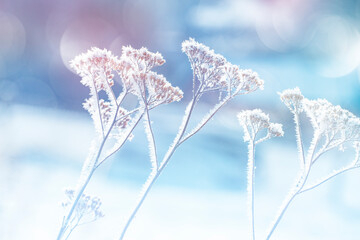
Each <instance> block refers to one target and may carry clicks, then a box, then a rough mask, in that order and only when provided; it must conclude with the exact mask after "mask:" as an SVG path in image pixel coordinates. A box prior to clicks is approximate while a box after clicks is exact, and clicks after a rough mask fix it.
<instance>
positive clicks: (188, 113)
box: [119, 97, 197, 240]
mask: <svg viewBox="0 0 360 240" xmlns="http://www.w3.org/2000/svg"><path fill="white" fill-rule="evenodd" d="M196 100H197V99H196V97H195V98H193V99H192V101H191V102H190V103H189V105H188V107H187V108H186V109H187V110H186V113H185V115H184V118H183V121H182V124H181V125H180V127H179V132H178V135H177V136H176V137H175V139H174V142H173V144H172V145H171V146H170V148H169V149H168V151H167V153H166V154H165V157H164V159H163V160H162V162H161V164H160V166H159V168H158V170H156V169H155V170H154V169H153V170H152V172H151V174H150V176H149V178H148V179H147V181H146V183H145V185H144V187H143V191H142V193H141V195H140V198H139V200H138V202H137V204H136V205H135V208H134V209H133V211H132V212H131V214H130V216H129V218H128V220H127V221H126V224H125V226H124V228H123V229H122V231H121V235H120V238H119V239H120V240H122V239H123V238H124V236H125V233H126V231H127V229H128V227H129V225H130V224H131V222H132V220H133V219H134V217H135V215H136V213H137V212H138V210H139V209H140V207H141V206H142V204H143V202H144V200H145V198H146V196H147V195H148V193H149V191H150V190H151V188H152V186H153V184H154V183H155V181H156V179H157V178H158V177H159V176H160V174H161V173H162V171H163V170H164V169H165V167H166V165H167V163H168V162H169V160H170V158H171V156H172V155H173V153H174V152H175V150H176V148H177V147H178V146H179V145H180V144H181V143H180V140H181V138H182V137H183V135H184V133H185V131H186V128H187V126H188V123H189V120H190V117H191V114H192V112H193V109H194V106H195V104H196Z"/></svg>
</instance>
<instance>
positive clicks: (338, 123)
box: [304, 99, 360, 141]
mask: <svg viewBox="0 0 360 240" xmlns="http://www.w3.org/2000/svg"><path fill="white" fill-rule="evenodd" d="M304 110H305V112H306V114H307V116H308V117H309V118H310V120H311V123H312V125H313V127H314V129H315V130H317V131H319V133H322V134H325V135H326V136H327V137H330V138H338V139H342V140H343V141H355V140H360V119H359V118H358V117H356V116H355V115H354V114H352V113H351V112H349V111H348V110H345V109H343V108H341V107H340V106H334V105H332V104H331V103H329V102H328V101H327V100H325V99H317V100H308V99H305V100H304Z"/></svg>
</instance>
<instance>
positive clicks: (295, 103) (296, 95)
mask: <svg viewBox="0 0 360 240" xmlns="http://www.w3.org/2000/svg"><path fill="white" fill-rule="evenodd" d="M278 94H279V95H280V99H281V101H282V102H283V103H284V104H285V105H286V106H287V107H288V108H289V109H290V111H291V112H293V113H297V114H299V113H300V112H302V110H303V109H302V108H303V107H302V101H303V100H304V96H303V95H302V94H301V91H300V89H299V88H298V87H296V88H294V89H286V90H284V91H283V92H281V93H278Z"/></svg>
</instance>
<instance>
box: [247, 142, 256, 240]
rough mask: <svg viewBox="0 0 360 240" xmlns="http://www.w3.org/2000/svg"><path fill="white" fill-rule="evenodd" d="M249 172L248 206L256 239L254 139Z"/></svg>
mask: <svg viewBox="0 0 360 240" xmlns="http://www.w3.org/2000/svg"><path fill="white" fill-rule="evenodd" d="M248 151H249V152H248V174H247V182H248V186H247V190H248V206H249V215H250V225H251V232H252V239H253V240H255V215H254V214H255V202H254V195H255V194H254V178H255V163H254V161H255V142H254V139H252V140H250V141H249V144H248Z"/></svg>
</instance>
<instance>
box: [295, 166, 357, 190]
mask: <svg viewBox="0 0 360 240" xmlns="http://www.w3.org/2000/svg"><path fill="white" fill-rule="evenodd" d="M356 168H359V166H350V167H346V168H344V169H341V170H339V171H336V172H335V173H333V174H332V175H330V176H328V177H326V178H324V179H323V180H320V181H319V182H318V183H316V184H314V185H312V186H310V187H307V188H305V189H302V190H301V191H300V192H299V194H300V193H304V192H307V191H309V190H312V189H314V188H316V187H318V186H320V185H321V184H323V183H325V182H327V181H329V180H331V179H332V178H334V177H336V176H338V175H340V174H342V173H344V172H347V171H349V170H352V169H356Z"/></svg>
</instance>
